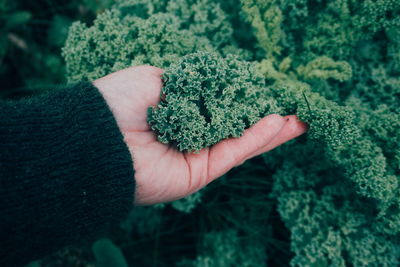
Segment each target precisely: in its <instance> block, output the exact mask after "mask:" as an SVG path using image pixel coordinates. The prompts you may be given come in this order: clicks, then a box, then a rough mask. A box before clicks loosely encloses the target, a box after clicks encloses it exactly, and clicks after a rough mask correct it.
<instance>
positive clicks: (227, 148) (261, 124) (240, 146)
mask: <svg viewBox="0 0 400 267" xmlns="http://www.w3.org/2000/svg"><path fill="white" fill-rule="evenodd" d="M285 122H286V119H285V118H283V117H282V116H280V115H277V114H272V115H269V116H267V117H264V118H262V119H261V120H260V121H258V122H257V123H256V124H254V125H253V126H252V127H250V128H249V129H247V130H245V131H244V133H243V136H241V137H240V138H230V139H226V140H223V141H221V142H219V143H218V144H216V145H214V146H212V147H211V148H210V151H209V159H208V160H209V165H208V179H209V181H208V182H211V181H212V180H214V179H216V178H218V177H220V176H221V175H223V174H224V173H226V172H227V171H229V170H230V169H231V168H233V167H235V166H237V165H239V164H241V163H242V162H243V161H245V160H246V159H247V158H249V157H250V156H251V155H253V154H254V153H255V152H257V151H259V150H260V149H263V148H264V147H266V146H267V145H268V144H269V143H270V142H271V141H272V140H273V139H274V137H275V136H277V135H278V133H279V132H280V131H281V129H282V128H283V126H284V125H285Z"/></svg>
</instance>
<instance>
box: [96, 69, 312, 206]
mask: <svg viewBox="0 0 400 267" xmlns="http://www.w3.org/2000/svg"><path fill="white" fill-rule="evenodd" d="M162 73H163V70H162V69H159V68H156V67H151V66H137V67H131V68H127V69H124V70H121V71H118V72H115V73H112V74H110V75H107V76H105V77H103V78H100V79H98V80H96V81H94V82H93V84H94V85H95V86H96V87H97V88H98V89H99V90H100V92H101V93H102V95H103V97H104V99H105V100H106V102H107V104H108V105H109V107H110V110H111V111H112V113H113V114H114V116H115V119H116V121H117V124H118V126H119V128H120V130H121V133H122V135H123V137H124V141H125V142H126V144H127V146H128V149H129V151H130V153H131V155H132V160H133V163H134V164H133V165H134V169H135V177H134V179H135V180H136V192H135V204H136V205H150V204H156V203H162V202H168V201H172V200H176V199H179V198H182V197H185V196H187V195H190V194H192V193H194V192H196V191H198V190H200V189H201V188H203V187H204V186H206V185H207V184H208V183H210V182H212V181H213V180H215V179H217V178H218V177H220V176H221V175H223V174H224V173H226V172H227V171H229V170H230V169H231V168H233V167H235V166H238V165H240V164H242V163H243V162H244V161H246V160H247V159H250V158H252V157H254V156H257V155H259V154H262V153H265V152H267V151H270V150H272V149H274V148H275V147H277V146H279V145H281V144H283V143H285V142H286V141H289V140H291V139H293V138H295V137H297V136H299V135H301V134H303V133H304V132H306V131H307V128H308V127H307V125H306V124H305V123H303V122H300V121H298V119H297V117H296V116H294V115H290V116H285V117H282V116H280V115H277V114H273V115H269V116H267V117H265V118H263V119H261V120H260V121H259V122H257V123H256V124H255V125H253V126H252V127H250V128H249V129H247V130H246V131H245V132H244V134H243V136H242V137H240V138H230V139H226V140H223V141H221V142H219V143H218V144H215V145H214V146H212V147H209V148H205V149H203V150H201V151H200V153H198V154H194V153H182V152H180V151H178V150H177V149H175V148H174V147H171V146H169V145H165V144H162V143H160V142H158V140H157V137H156V135H155V134H154V133H153V131H152V130H151V129H150V126H149V125H148V124H147V108H148V107H149V106H155V105H157V104H158V102H159V101H160V92H161V87H162V80H161V75H162Z"/></svg>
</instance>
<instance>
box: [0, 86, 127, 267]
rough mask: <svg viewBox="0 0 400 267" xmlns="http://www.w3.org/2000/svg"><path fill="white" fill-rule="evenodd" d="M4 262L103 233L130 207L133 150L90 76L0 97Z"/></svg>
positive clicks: (22, 259) (21, 259) (12, 262)
mask: <svg viewBox="0 0 400 267" xmlns="http://www.w3.org/2000/svg"><path fill="white" fill-rule="evenodd" d="M0 140H1V143H0V151H1V153H0V183H1V185H0V213H1V222H0V226H1V227H0V233H1V238H0V244H1V248H2V252H1V255H0V262H1V261H3V260H5V262H4V264H1V265H2V266H8V265H12V266H14V265H16V264H24V263H26V261H29V260H33V259H35V258H39V257H42V256H43V255H45V254H46V253H49V252H51V251H54V250H57V249H58V248H61V247H63V246H65V245H69V244H74V243H77V242H78V241H80V242H85V241H90V240H91V239H94V238H95V237H96V236H99V235H101V234H102V233H104V232H105V231H106V229H107V227H108V226H109V225H110V224H112V223H114V222H116V221H118V220H120V219H121V218H122V217H123V216H124V215H125V213H126V212H127V211H128V210H129V209H130V207H131V205H132V203H133V196H134V171H133V164H132V160H131V156H130V153H129V150H128V148H127V147H126V145H125V143H124V141H123V137H122V134H121V133H120V131H119V129H118V126H117V124H116V122H115V119H114V117H113V115H112V113H111V112H110V110H109V109H108V106H107V104H106V103H105V101H104V99H103V98H102V96H101V94H100V93H99V92H98V91H97V89H96V88H95V87H93V86H92V85H91V84H89V83H85V84H80V85H76V86H72V87H70V88H62V89H61V88H60V89H56V90H54V91H53V92H52V93H50V94H47V95H42V96H39V97H35V98H32V99H29V100H22V101H18V102H0Z"/></svg>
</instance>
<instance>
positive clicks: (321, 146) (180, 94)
mask: <svg viewBox="0 0 400 267" xmlns="http://www.w3.org/2000/svg"><path fill="white" fill-rule="evenodd" d="M399 14H400V2H399V1H394V0H379V1H355V0H331V1H320V0H317V1H314V0H296V1H277V0H268V1H261V0H229V1H218V0H157V1H140V0H129V1H122V0H121V1H118V3H117V4H116V5H115V6H114V7H113V8H111V9H109V10H107V11H105V12H104V13H102V14H99V15H98V16H97V18H96V20H95V21H94V24H93V26H90V27H88V26H86V25H84V24H82V23H75V24H74V25H73V26H72V27H71V28H70V32H69V36H68V39H67V42H66V45H65V47H64V50H63V54H64V57H65V59H66V63H67V72H68V76H69V80H70V81H75V80H79V79H89V80H90V79H95V78H98V77H100V76H102V75H105V74H107V73H108V72H111V71H115V70H118V69H121V68H124V67H128V66H130V65H132V64H143V63H146V64H152V65H155V66H157V67H162V68H165V69H166V72H165V74H164V87H163V89H162V90H163V94H164V96H165V97H164V99H163V100H162V101H161V103H160V104H159V105H158V106H157V107H151V109H150V110H149V122H150V124H151V125H152V128H153V129H154V130H155V131H156V133H157V134H158V136H159V139H160V140H161V141H162V142H169V143H171V144H175V145H176V146H177V147H178V149H181V150H185V151H186V150H189V151H197V150H199V149H201V148H203V147H207V146H210V145H212V144H214V143H216V142H218V141H219V140H221V139H224V138H227V137H237V136H240V134H241V133H242V132H243V130H244V129H246V128H247V127H249V126H251V125H252V124H253V123H255V122H256V121H257V120H258V119H259V118H261V117H262V116H264V115H266V114H269V113H270V112H278V113H280V114H282V115H286V114H297V116H298V117H299V118H300V119H301V120H303V121H305V122H307V123H308V124H309V125H310V129H309V132H308V134H307V135H306V136H303V137H301V138H298V139H296V140H294V141H292V142H290V143H288V144H285V145H283V146H281V147H279V148H277V149H275V150H274V151H272V152H269V153H267V154H264V155H263V156H262V158H257V159H254V160H252V161H250V162H249V163H248V164H245V165H244V166H242V167H240V168H238V169H236V170H233V171H232V172H230V173H228V174H227V176H225V177H224V178H221V179H220V181H218V182H216V185H211V186H210V187H208V188H207V189H205V190H204V191H203V192H202V193H201V194H202V196H201V201H199V198H198V197H193V198H192V199H191V198H188V199H186V202H185V201H181V202H180V204H182V203H185V205H187V207H188V208H187V209H185V208H184V207H183V206H182V205H175V208H176V209H177V210H180V211H183V212H184V213H183V214H184V215H179V214H180V213H179V212H178V211H176V210H175V209H171V208H170V207H169V206H166V207H164V208H162V209H159V210H157V212H155V211H152V212H149V213H151V214H153V215H155V216H153V217H154V218H155V219H154V220H150V221H149V224H154V227H150V228H149V229H153V230H151V231H150V230H149V231H144V230H143V231H142V232H141V231H140V230H137V231H134V233H133V237H134V238H139V239H140V238H144V237H147V238H149V239H151V240H153V239H155V240H156V241H157V242H156V243H157V244H164V243H163V242H165V243H166V244H169V245H167V247H168V248H166V247H165V248H164V249H165V251H159V250H157V251H158V252H157V253H159V254H157V255H158V257H153V259H156V260H157V263H159V264H160V265H163V264H164V265H165V266H168V265H170V264H174V263H176V262H180V264H181V265H183V266H187V265H189V266H207V264H209V265H210V264H211V265H210V266H232V265H234V264H235V263H237V262H243V264H245V261H244V260H243V259H245V258H248V260H249V261H248V262H251V263H252V264H255V263H254V262H257V265H262V264H266V265H267V263H269V264H271V265H274V264H275V265H276V264H279V265H280V266H282V265H287V264H289V261H290V264H291V265H292V266H396V265H398V262H399V260H400V259H399V255H400V242H399V238H400V187H399V178H400V109H399V97H400V78H399V77H400V76H399V75H400V71H399V70H400V68H399V67H400V52H399V51H400V39H399V37H398V36H399V33H400V31H399V26H400V20H399V18H400V16H399ZM233 55H234V56H233ZM261 76H262V78H261ZM221 89H222V90H221ZM217 188H222V189H220V190H223V192H221V191H220V190H218V189H217ZM187 211H189V212H190V213H189V215H187V214H186V213H187ZM142 212H143V211H142ZM143 214H145V212H143ZM146 214H147V213H146ZM160 214H163V216H162V218H163V219H160V218H161V215H160ZM144 216H145V215H144ZM190 216H191V217H190ZM138 217H139V218H140V216H138ZM153 217H152V218H153ZM193 218H196V219H193ZM136 220H140V219H137V218H136ZM177 221H179V222H181V223H182V224H184V222H186V223H187V224H189V226H188V227H191V229H200V231H198V234H197V235H195V237H192V236H191V237H190V238H189V237H187V238H188V239H190V244H192V246H188V250H185V253H187V254H188V255H190V256H185V257H184V258H185V259H182V257H181V256H179V255H181V254H179V253H178V254H174V252H173V251H174V250H173V248H174V247H175V246H176V247H179V244H180V242H188V241H187V239H186V236H185V235H184V234H183V233H182V232H180V230H179V228H173V229H174V230H173V231H175V233H177V234H176V235H177V236H180V234H182V235H181V236H180V238H177V240H176V242H172V243H173V244H171V243H168V242H170V240H166V239H167V238H166V239H164V238H163V236H164V235H163V233H164V232H163V231H164V230H165V231H167V230H166V229H170V227H174V226H176V222H177ZM131 223H132V224H133V225H134V222H133V221H132V222H131ZM185 225H186V224H185ZM139 229H142V228H139ZM154 229H156V230H154ZM157 229H158V230H157ZM286 231H289V233H287V232H286ZM154 233H156V234H155V235H153V234H154ZM178 233H179V234H178ZM165 236H168V234H165ZM191 238H192V239H191ZM248 239H251V240H252V242H250V243H247V241H246V240H248ZM225 241H227V242H228V243H230V244H226V243H224V242H225ZM222 243H223V244H222ZM243 244H245V245H243ZM160 246H161V245H160ZM241 246H246V250H241V249H239V247H241ZM212 248H215V249H216V248H220V249H221V254H224V255H215V249H212ZM260 248H262V249H260ZM260 250H262V251H263V253H264V254H262V252H260ZM125 252H126V253H128V250H127V251H125ZM167 252H169V253H170V254H171V255H173V256H171V257H168V256H167V254H168V253H167ZM170 254H168V255H170ZM260 254H261V256H260ZM229 255H234V256H232V257H230V256H229ZM274 255H277V256H275V257H274ZM153 256H154V255H153ZM224 257H225V258H224ZM278 258H281V259H282V258H283V259H288V260H287V261H285V260H283V262H282V261H281V259H278ZM252 260H253V261H252ZM260 262H262V263H260ZM153 263H154V262H153ZM249 266H251V264H250V265H249Z"/></svg>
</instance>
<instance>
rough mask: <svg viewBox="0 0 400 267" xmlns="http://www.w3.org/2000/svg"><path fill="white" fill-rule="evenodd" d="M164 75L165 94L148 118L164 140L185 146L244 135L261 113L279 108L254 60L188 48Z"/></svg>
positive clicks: (189, 148) (195, 148)
mask: <svg viewBox="0 0 400 267" xmlns="http://www.w3.org/2000/svg"><path fill="white" fill-rule="evenodd" d="M163 79H164V81H165V82H164V87H163V89H162V93H163V94H164V95H165V99H163V100H162V101H161V103H160V104H159V105H158V106H157V107H156V108H152V109H150V110H149V118H148V121H149V123H150V124H152V128H153V130H155V131H156V132H157V133H158V139H159V140H160V141H161V142H163V143H177V147H178V148H179V149H180V150H185V151H199V150H200V149H202V148H204V147H208V146H211V145H213V144H215V143H217V142H219V141H220V140H222V139H226V138H228V137H239V136H241V134H242V133H243V131H244V129H245V128H248V127H249V126H250V125H252V124H254V123H255V122H257V121H258V120H259V119H260V118H261V117H263V116H266V115H268V114H272V113H277V112H279V111H280V109H279V108H278V107H277V103H276V101H275V100H274V99H273V98H272V97H271V96H270V95H269V93H268V91H265V90H264V88H265V81H264V79H263V78H262V76H260V75H257V73H256V71H255V69H254V66H252V65H250V64H249V63H247V62H241V61H238V60H237V59H235V58H233V57H227V58H222V57H220V56H218V55H217V54H210V53H205V52H198V53H194V54H189V55H187V56H185V57H183V58H182V59H181V60H180V61H178V62H177V63H176V64H173V65H171V66H170V67H169V68H168V70H167V71H166V72H165V73H164V74H163Z"/></svg>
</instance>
